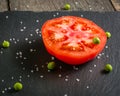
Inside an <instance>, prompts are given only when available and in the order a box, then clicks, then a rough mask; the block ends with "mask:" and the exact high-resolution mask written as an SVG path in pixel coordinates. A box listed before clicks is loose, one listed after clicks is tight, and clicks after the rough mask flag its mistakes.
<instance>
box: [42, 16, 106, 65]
mask: <svg viewBox="0 0 120 96" xmlns="http://www.w3.org/2000/svg"><path fill="white" fill-rule="evenodd" d="M41 31H42V39H43V42H44V45H45V47H46V49H47V51H48V52H49V53H50V54H51V55H53V56H55V57H56V58H57V59H59V60H61V61H63V62H65V63H67V64H72V65H79V64H83V63H85V62H87V61H89V60H91V59H93V58H95V57H96V56H97V55H98V54H99V53H100V52H101V51H102V50H103V48H104V46H105V44H106V40H107V37H106V34H105V32H104V30H103V29H102V28H100V27H99V26H98V25H96V24H95V23H93V22H92V21H91V20H88V19H85V18H81V17H76V16H62V17H59V18H54V19H51V20H48V21H46V22H45V23H44V24H43V26H42V29H41ZM95 37H97V38H99V40H100V43H99V44H95V43H94V42H93V38H95Z"/></svg>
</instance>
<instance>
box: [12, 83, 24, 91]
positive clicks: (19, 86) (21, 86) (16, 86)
mask: <svg viewBox="0 0 120 96" xmlns="http://www.w3.org/2000/svg"><path fill="white" fill-rule="evenodd" d="M13 87H14V89H15V90H16V91H20V90H22V89H23V85H22V83H20V82H16V83H15V84H14V86H13Z"/></svg>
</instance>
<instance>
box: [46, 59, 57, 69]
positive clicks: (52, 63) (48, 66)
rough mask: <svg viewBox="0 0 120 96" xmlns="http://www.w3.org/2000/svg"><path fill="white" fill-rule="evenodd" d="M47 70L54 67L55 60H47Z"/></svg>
mask: <svg viewBox="0 0 120 96" xmlns="http://www.w3.org/2000/svg"><path fill="white" fill-rule="evenodd" d="M47 68H48V70H53V69H54V68H55V62H53V61H52V62H49V63H48V65H47Z"/></svg>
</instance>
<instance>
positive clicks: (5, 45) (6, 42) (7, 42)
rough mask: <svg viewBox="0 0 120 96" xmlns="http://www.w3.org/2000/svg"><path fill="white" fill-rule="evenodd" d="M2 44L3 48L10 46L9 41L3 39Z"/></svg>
mask: <svg viewBox="0 0 120 96" xmlns="http://www.w3.org/2000/svg"><path fill="white" fill-rule="evenodd" d="M2 46H3V47H5V48H8V47H9V46H10V42H9V41H6V40H4V41H3V43H2Z"/></svg>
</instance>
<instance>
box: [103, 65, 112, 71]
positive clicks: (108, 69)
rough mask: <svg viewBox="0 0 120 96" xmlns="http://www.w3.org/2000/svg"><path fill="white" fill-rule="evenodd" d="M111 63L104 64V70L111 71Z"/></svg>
mask: <svg viewBox="0 0 120 96" xmlns="http://www.w3.org/2000/svg"><path fill="white" fill-rule="evenodd" d="M112 69H113V68H112V65H111V64H106V65H105V71H107V72H111V71H112Z"/></svg>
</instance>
